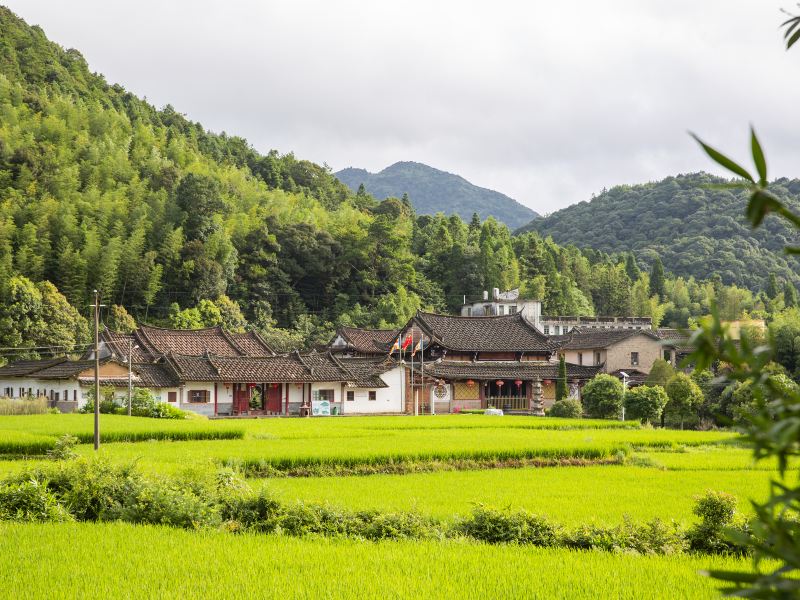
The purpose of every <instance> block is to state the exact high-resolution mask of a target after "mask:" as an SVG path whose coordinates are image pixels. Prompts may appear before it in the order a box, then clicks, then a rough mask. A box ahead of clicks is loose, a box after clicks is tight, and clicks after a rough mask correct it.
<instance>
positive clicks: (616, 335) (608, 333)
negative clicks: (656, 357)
mask: <svg viewBox="0 0 800 600" xmlns="http://www.w3.org/2000/svg"><path fill="white" fill-rule="evenodd" d="M636 335H644V336H646V337H649V338H650V339H653V340H658V339H659V338H658V336H657V335H656V334H655V333H654V332H652V331H650V330H647V329H573V330H572V331H571V332H570V333H568V334H566V335H553V336H550V340H552V341H553V342H555V343H556V344H558V347H559V348H560V349H562V350H591V349H592V348H607V347H609V346H613V345H614V344H617V343H619V342H621V341H623V340H627V339H628V338H631V337H633V336H636Z"/></svg>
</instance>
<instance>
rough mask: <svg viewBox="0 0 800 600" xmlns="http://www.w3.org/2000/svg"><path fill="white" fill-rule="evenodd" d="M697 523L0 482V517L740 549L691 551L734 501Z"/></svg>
mask: <svg viewBox="0 0 800 600" xmlns="http://www.w3.org/2000/svg"><path fill="white" fill-rule="evenodd" d="M695 512H696V514H698V515H699V516H701V518H702V521H701V523H699V524H698V525H696V526H694V527H693V528H691V529H689V530H685V529H683V528H682V527H681V526H680V525H679V524H677V523H670V524H666V523H664V522H662V521H660V520H658V519H655V520H653V521H650V522H649V523H643V524H642V523H634V522H632V521H630V520H629V519H626V520H625V522H624V523H623V524H621V525H619V526H617V527H601V526H597V525H582V526H578V527H576V528H574V529H567V528H565V527H563V526H562V525H560V524H558V523H554V522H552V521H550V520H549V519H548V518H547V517H545V516H543V515H536V514H532V513H530V512H527V511H524V510H520V511H511V510H508V509H506V510H500V509H496V508H492V507H486V506H483V505H478V506H476V507H475V508H474V509H473V511H472V513H471V514H470V515H468V516H466V517H462V518H459V519H457V520H455V521H453V522H448V521H443V520H440V519H436V518H434V517H427V516H423V515H419V514H416V513H412V512H405V513H384V512H380V511H351V510H347V509H342V508H338V507H334V506H330V505H327V504H313V503H303V502H296V503H294V504H284V503H281V502H280V501H279V500H277V499H275V498H274V497H272V496H271V495H270V494H269V493H268V492H267V491H265V490H264V489H262V490H260V491H253V490H252V489H251V488H250V487H249V486H248V485H247V484H246V483H245V482H244V481H243V480H242V479H240V478H239V477H238V476H237V475H236V474H235V473H234V472H233V471H231V470H225V471H221V472H220V473H219V474H218V476H217V479H216V481H207V480H205V479H202V478H201V479H199V480H194V481H193V482H191V483H190V482H188V481H187V480H185V479H181V478H174V477H173V478H163V477H162V478H158V479H150V478H147V477H145V476H144V475H142V474H141V473H139V472H138V471H136V470H135V469H134V468H133V467H132V466H130V465H123V466H119V465H114V464H111V463H108V462H106V461H103V460H87V459H74V460H69V461H62V462H60V463H57V464H53V465H48V466H44V467H39V468H37V469H31V470H27V471H24V472H22V473H19V474H16V475H13V476H10V477H7V478H6V479H4V480H2V481H0V520H7V521H66V520H76V521H90V522H98V521H122V522H128V523H142V524H158V525H168V526H172V527H178V528H183V529H198V528H221V529H224V530H226V531H230V532H254V533H279V534H282V535H287V536H294V537H305V536H323V537H349V538H357V539H363V540H375V541H377V540H387V539H412V540H419V539H443V538H446V537H456V538H465V539H468V540H473V541H479V542H484V543H488V544H520V545H528V546H539V547H563V548H573V549H596V550H606V551H610V552H618V551H625V552H633V553H637V554H678V553H683V552H686V551H687V550H692V551H696V552H704V553H723V554H728V553H733V552H739V553H742V552H743V550H742V549H741V548H740V547H738V546H735V545H733V543H732V542H726V543H725V544H721V543H717V542H714V543H707V544H706V545H698V543H697V539H698V536H699V535H701V534H703V535H706V537H707V538H708V537H709V534H710V536H711V537H714V539H716V540H720V539H721V531H722V529H723V528H724V527H730V526H731V525H732V524H733V522H734V515H735V499H733V500H731V497H729V496H727V495H721V494H718V493H712V492H709V493H708V494H707V495H706V496H704V497H702V498H700V499H698V503H697V508H696V510H695ZM740 530H742V527H741V526H740Z"/></svg>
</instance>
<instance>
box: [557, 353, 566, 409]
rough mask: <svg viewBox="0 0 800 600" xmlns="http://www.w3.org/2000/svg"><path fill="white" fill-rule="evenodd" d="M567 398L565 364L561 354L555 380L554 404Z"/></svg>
mask: <svg viewBox="0 0 800 600" xmlns="http://www.w3.org/2000/svg"><path fill="white" fill-rule="evenodd" d="M566 397H567V363H566V358H565V357H564V355H563V354H562V355H561V356H559V358H558V378H557V379H556V402H559V401H561V400H564V399H565V398H566Z"/></svg>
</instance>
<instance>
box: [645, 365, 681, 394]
mask: <svg viewBox="0 0 800 600" xmlns="http://www.w3.org/2000/svg"><path fill="white" fill-rule="evenodd" d="M674 376H675V368H674V367H673V366H672V364H671V363H669V362H668V361H666V360H664V359H663V358H657V359H656V360H654V361H653V366H652V367H650V373H649V374H648V376H647V379H646V380H645V383H646V384H647V385H660V386H661V387H662V388H666V387H667V383H668V382H669V380H670V379H672V378H673V377H674Z"/></svg>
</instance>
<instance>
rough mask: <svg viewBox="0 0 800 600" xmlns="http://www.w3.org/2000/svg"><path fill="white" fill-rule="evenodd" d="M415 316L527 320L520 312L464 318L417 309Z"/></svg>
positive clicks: (466, 317)
mask: <svg viewBox="0 0 800 600" xmlns="http://www.w3.org/2000/svg"><path fill="white" fill-rule="evenodd" d="M417 315H429V316H432V317H446V318H448V319H464V320H466V321H469V320H477V319H484V320H489V319H498V320H499V319H522V320H523V321H525V322H527V319H526V318H525V317H523V316H522V313H520V312H515V313H511V314H510V315H472V316H466V315H447V314H444V313H435V312H427V311H424V310H421V309H418V310H417Z"/></svg>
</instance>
